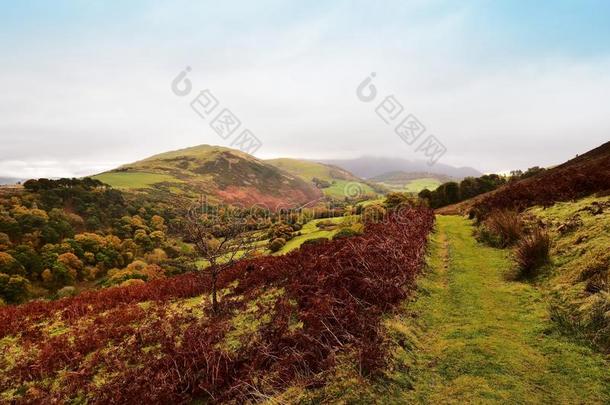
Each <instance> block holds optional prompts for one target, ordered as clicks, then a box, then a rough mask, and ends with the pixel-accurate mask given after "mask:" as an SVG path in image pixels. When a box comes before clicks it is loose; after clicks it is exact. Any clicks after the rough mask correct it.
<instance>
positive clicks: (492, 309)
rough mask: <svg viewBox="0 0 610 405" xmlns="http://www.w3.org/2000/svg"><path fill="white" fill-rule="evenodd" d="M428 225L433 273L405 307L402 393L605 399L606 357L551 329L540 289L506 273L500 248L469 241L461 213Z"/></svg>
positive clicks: (445, 397) (426, 397)
mask: <svg viewBox="0 0 610 405" xmlns="http://www.w3.org/2000/svg"><path fill="white" fill-rule="evenodd" d="M437 227H438V230H437V233H436V235H435V237H434V248H433V254H432V258H431V261H430V265H431V267H432V274H430V275H429V276H428V277H427V278H426V279H425V280H424V281H423V283H422V291H423V292H424V293H422V294H420V298H419V300H417V301H416V302H415V303H414V304H413V305H412V307H411V308H410V310H411V311H413V312H414V313H416V314H417V316H418V318H419V320H420V326H421V328H422V331H423V334H422V336H421V337H420V339H419V347H420V349H421V351H420V352H419V353H418V354H417V356H416V361H415V364H414V366H413V368H412V369H411V370H410V374H411V378H412V380H413V385H414V390H413V391H410V392H408V393H404V395H402V398H401V399H404V400H408V401H415V402H425V403H448V402H454V403H458V402H462V403H463V402H471V403H492V402H495V403H499V402H503V403H600V404H601V403H608V401H610V369H609V368H608V364H607V363H606V362H604V360H603V357H602V356H601V355H598V354H596V353H594V352H593V351H592V350H591V349H590V348H588V347H585V346H581V345H579V344H578V343H575V342H573V341H571V340H569V339H568V338H565V337H563V336H562V335H560V334H559V333H558V331H557V330H556V329H555V327H554V325H553V324H552V323H551V322H550V320H549V319H548V314H547V302H546V301H545V299H544V295H543V293H542V292H541V291H540V290H538V289H537V288H535V287H534V286H532V285H530V284H525V283H520V282H511V281H506V278H505V273H506V272H507V271H508V270H509V269H510V268H511V267H512V266H513V262H512V260H511V259H510V257H509V255H508V253H507V251H504V250H498V249H493V248H488V247H484V246H482V245H479V244H477V243H476V241H475V240H474V238H473V237H472V226H471V224H470V222H468V221H467V220H465V219H463V218H460V217H438V225H437Z"/></svg>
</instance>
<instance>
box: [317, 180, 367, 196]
mask: <svg viewBox="0 0 610 405" xmlns="http://www.w3.org/2000/svg"><path fill="white" fill-rule="evenodd" d="M322 192H324V195H326V196H327V197H331V198H335V199H339V200H342V199H344V198H345V197H351V198H361V197H365V196H369V197H370V196H375V195H377V193H376V192H375V190H373V189H372V188H371V186H369V185H368V184H365V183H361V182H355V181H347V180H333V184H332V185H331V186H330V187H328V188H323V189H322Z"/></svg>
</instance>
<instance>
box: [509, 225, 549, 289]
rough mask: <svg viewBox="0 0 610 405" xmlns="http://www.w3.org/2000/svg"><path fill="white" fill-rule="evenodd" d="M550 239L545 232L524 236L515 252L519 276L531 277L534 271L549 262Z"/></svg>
mask: <svg viewBox="0 0 610 405" xmlns="http://www.w3.org/2000/svg"><path fill="white" fill-rule="evenodd" d="M550 250H551V238H550V237H549V234H548V233H547V232H545V231H541V230H539V229H536V230H534V231H533V232H532V233H531V234H528V235H526V236H524V237H523V238H522V239H521V240H520V241H519V243H518V244H517V248H516V250H515V257H516V260H517V264H518V265H519V272H520V274H521V276H524V277H531V276H534V275H535V274H536V271H537V270H538V269H540V268H541V267H542V266H544V265H545V264H546V263H548V262H549V261H550V258H549V252H550Z"/></svg>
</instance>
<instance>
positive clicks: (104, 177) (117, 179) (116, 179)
mask: <svg viewBox="0 0 610 405" xmlns="http://www.w3.org/2000/svg"><path fill="white" fill-rule="evenodd" d="M93 178H95V179H97V180H99V181H101V182H103V183H106V184H108V185H110V186H112V187H114V188H149V187H150V186H152V185H154V184H157V183H163V182H172V183H181V182H182V181H181V180H179V179H177V178H175V177H173V176H170V175H167V174H159V173H146V172H110V173H102V174H98V175H97V176H94V177H93Z"/></svg>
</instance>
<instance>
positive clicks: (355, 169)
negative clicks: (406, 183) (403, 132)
mask: <svg viewBox="0 0 610 405" xmlns="http://www.w3.org/2000/svg"><path fill="white" fill-rule="evenodd" d="M320 162H322V163H327V164H331V165H335V166H339V167H341V168H343V169H345V170H348V171H350V172H352V173H354V174H355V175H356V176H360V177H362V178H365V179H370V178H371V177H375V176H379V175H381V174H384V173H388V172H397V171H401V172H416V173H421V172H428V173H433V174H440V175H445V176H449V177H453V178H455V179H458V180H461V179H463V178H464V177H470V176H472V177H479V176H482V175H483V173H481V172H479V171H478V170H476V169H473V168H472V167H454V166H450V165H446V164H443V163H436V164H435V165H434V166H432V167H430V166H428V164H427V162H426V161H423V160H407V159H401V158H384V157H372V156H363V157H360V158H356V159H329V160H320Z"/></svg>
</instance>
